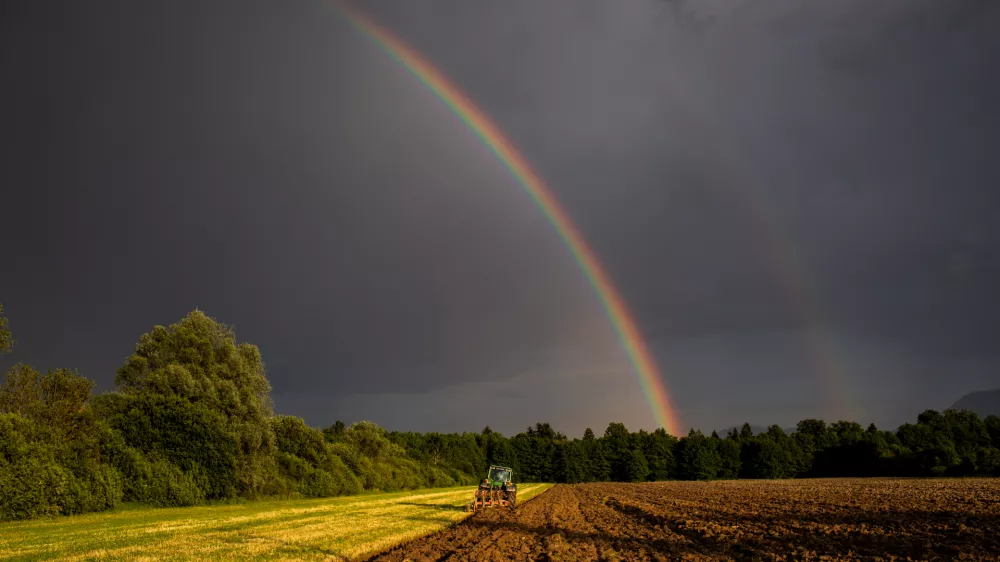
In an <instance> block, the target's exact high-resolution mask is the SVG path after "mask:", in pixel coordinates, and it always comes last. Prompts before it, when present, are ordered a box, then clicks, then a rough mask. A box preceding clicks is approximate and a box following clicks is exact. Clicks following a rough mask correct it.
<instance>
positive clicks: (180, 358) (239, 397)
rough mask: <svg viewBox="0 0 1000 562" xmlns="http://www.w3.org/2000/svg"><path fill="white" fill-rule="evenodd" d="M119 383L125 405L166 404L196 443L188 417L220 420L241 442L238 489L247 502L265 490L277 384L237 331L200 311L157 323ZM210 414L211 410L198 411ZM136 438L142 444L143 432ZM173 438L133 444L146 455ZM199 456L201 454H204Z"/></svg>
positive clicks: (237, 456)
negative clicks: (238, 340)
mask: <svg viewBox="0 0 1000 562" xmlns="http://www.w3.org/2000/svg"><path fill="white" fill-rule="evenodd" d="M115 383H116V387H117V390H118V394H119V395H120V396H121V397H122V399H121V400H119V401H118V403H117V405H118V406H119V407H120V408H123V409H125V411H128V410H131V409H133V407H134V406H133V405H134V404H135V405H137V404H140V403H142V404H147V405H155V404H158V405H160V406H163V408H161V410H160V412H161V413H162V414H163V415H166V416H168V417H171V416H172V417H171V418H170V419H172V420H174V421H173V422H171V423H172V424H173V425H174V426H175V427H176V428H177V431H178V432H180V433H181V435H182V436H183V435H185V434H187V435H188V436H189V437H191V438H192V439H195V438H196V436H195V435H193V434H191V431H193V430H187V429H185V427H186V426H185V425H184V424H183V423H182V419H187V416H190V415H195V416H196V418H197V419H199V420H201V422H200V423H202V424H204V423H211V422H210V421H209V419H210V418H211V417H213V416H217V418H216V419H218V422H217V423H219V424H221V427H219V428H218V429H217V430H216V429H213V430H212V432H213V433H216V432H219V434H220V435H221V434H228V435H231V436H232V439H234V440H235V444H236V447H235V453H234V455H235V456H234V459H233V462H234V463H235V474H236V475H237V483H238V485H237V492H238V493H239V494H240V495H242V496H246V497H254V496H257V495H259V494H260V493H261V492H262V490H263V488H264V485H265V482H266V480H267V478H268V474H269V473H270V472H271V471H272V470H273V467H274V451H275V437H274V431H273V429H272V427H271V424H270V422H269V418H270V417H271V416H272V410H271V400H270V397H269V396H268V393H269V392H270V390H271V385H270V383H268V381H267V377H266V376H265V373H264V363H263V361H262V360H261V356H260V350H259V349H258V348H257V346H255V345H251V344H249V343H240V344H237V343H236V335H235V333H234V331H233V329H232V328H231V327H229V326H226V325H224V324H220V323H219V322H217V321H216V320H215V319H213V318H210V317H208V316H206V315H205V313H203V312H201V311H200V310H195V311H193V312H191V313H190V314H188V315H187V316H186V317H185V318H183V319H182V320H180V321H179V322H177V323H175V324H171V325H170V326H168V327H164V326H155V327H154V328H153V330H152V331H151V332H149V333H147V334H143V335H142V336H141V337H140V338H139V342H138V344H137V345H136V348H135V351H134V352H133V353H132V355H131V356H130V357H129V358H128V359H126V361H125V364H124V365H123V366H122V367H121V368H120V369H118V376H117V377H116V379H115ZM182 402H183V403H186V404H187V405H188V406H190V407H188V406H186V405H184V404H182ZM202 409H204V410H206V411H205V412H204V413H196V410H202ZM119 411H121V410H119ZM177 416H181V417H177ZM191 419H195V418H191ZM161 421H163V422H164V423H166V420H165V419H164V420H161ZM200 427H202V428H203V429H204V430H206V431H207V430H208V428H207V427H205V426H204V425H202V426H200ZM132 435H134V436H135V437H136V439H138V434H135V433H132ZM165 439H170V440H172V439H173V438H172V437H168V436H167V435H165V434H164V433H162V432H160V433H157V432H153V433H151V434H148V433H147V434H144V437H143V438H142V439H141V441H139V442H132V443H130V445H133V446H137V447H139V448H140V450H154V449H161V448H162V445H163V440H165ZM157 440H159V442H157ZM195 440H196V439H195ZM223 441H226V440H223ZM180 442H181V443H184V442H185V441H184V440H183V439H181V441H180ZM192 442H193V441H192ZM191 454H192V455H193V456H194V457H197V452H196V451H191ZM194 457H193V458H194ZM217 464H218V465H220V466H222V465H226V464H227V462H223V461H221V460H219V462H218V463H217Z"/></svg>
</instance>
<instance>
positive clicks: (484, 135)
mask: <svg viewBox="0 0 1000 562" xmlns="http://www.w3.org/2000/svg"><path fill="white" fill-rule="evenodd" d="M334 5H336V6H337V7H339V8H340V9H341V12H342V13H343V14H344V15H345V16H346V19H347V20H348V21H349V22H350V23H351V24H352V25H353V26H354V27H355V28H356V29H358V30H359V31H361V32H362V33H363V34H364V35H365V36H366V37H368V38H369V39H371V40H372V41H373V42H374V43H375V44H376V45H378V47H379V48H380V49H382V50H383V51H384V52H385V53H387V54H388V55H389V56H391V57H392V58H393V59H395V60H396V61H397V62H399V63H400V64H401V65H403V67H405V68H406V69H407V70H409V71H410V73H411V74H413V75H414V76H415V77H416V78H417V79H418V80H420V82H422V83H423V84H424V85H425V86H427V88H429V89H430V90H431V91H433V92H434V93H435V94H436V95H437V96H438V98H440V99H441V101H443V102H444V103H445V104H446V105H447V106H448V107H449V108H450V109H451V110H452V112H454V114H455V115H456V116H458V117H459V118H460V119H461V120H462V121H463V122H464V123H465V125H466V126H467V127H468V128H469V129H470V130H471V131H472V132H473V133H475V134H476V136H478V137H479V139H480V140H481V141H482V142H483V144H484V145H486V146H487V147H489V149H490V150H491V151H492V152H493V154H495V155H496V157H497V158H498V159H499V160H500V161H501V162H502V163H503V164H504V166H505V167H506V168H507V171H508V172H510V175H511V176H513V178H514V179H515V180H516V181H517V183H518V184H519V185H520V186H521V187H522V188H523V189H524V190H525V191H526V192H527V193H528V195H530V196H531V198H532V199H533V200H534V201H535V203H536V204H537V205H538V208H539V209H540V210H541V211H542V213H543V214H544V215H545V217H546V218H548V220H549V222H550V223H551V224H552V226H553V227H554V228H555V230H556V232H557V233H558V234H559V236H560V238H562V240H563V242H564V243H565V244H566V247H567V248H568V249H569V251H570V252H571V253H572V254H573V257H574V259H576V262H577V264H578V265H579V266H580V268H581V269H582V270H583V273H584V274H585V275H586V277H587V279H588V281H589V282H590V284H591V286H592V287H593V289H594V291H595V292H596V293H597V296H598V298H599V299H600V301H601V305H602V306H603V307H604V311H605V313H606V314H607V316H608V319H609V320H610V321H611V324H612V325H613V326H614V329H615V331H616V332H617V334H618V337H619V339H620V340H621V344H622V346H623V347H624V349H625V352H626V353H627V354H628V357H629V361H630V362H631V363H632V366H633V368H634V369H635V372H636V374H637V375H638V377H639V384H640V386H641V387H642V391H643V394H644V395H645V396H646V400H647V401H648V402H649V406H650V408H651V410H652V413H653V417H654V419H655V420H656V423H657V424H658V425H659V426H660V427H662V428H664V429H666V430H667V432H668V433H671V434H673V435H677V434H678V433H677V432H678V431H679V430H680V423H679V422H678V418H677V414H676V411H675V410H674V408H673V407H672V406H671V404H670V397H669V396H668V394H667V389H666V386H664V383H663V378H662V375H661V374H660V371H659V369H658V368H657V366H656V362H655V360H654V359H653V357H652V356H651V355H650V353H649V349H648V348H647V346H646V342H645V341H644V339H643V337H642V334H641V333H640V332H639V330H638V328H636V325H635V321H634V320H633V319H632V316H631V314H630V313H629V311H628V308H626V306H625V303H624V301H623V300H622V298H621V296H619V294H618V291H617V290H616V289H615V287H614V285H613V284H612V283H611V279H610V278H609V277H608V275H607V273H605V272H604V270H603V268H602V267H601V265H600V263H599V262H598V261H597V257H596V256H595V255H594V252H593V250H591V249H590V247H588V246H587V243H586V241H585V240H584V238H583V236H581V235H580V232H579V230H577V228H576V226H575V225H574V224H573V222H572V221H571V220H570V218H569V216H568V215H567V214H566V212H565V211H563V209H562V208H561V207H560V206H559V203H558V202H557V201H556V198H555V197H554V196H553V195H552V192H551V191H550V190H549V189H548V188H547V187H546V186H545V183H544V182H542V180H541V178H539V177H538V174H536V173H535V172H534V171H533V170H532V169H531V167H530V166H529V165H528V162H527V161H526V160H525V158H524V156H522V155H521V154H520V153H519V152H518V151H517V149H515V148H514V145H513V144H511V142H510V140H508V139H507V137H506V136H505V135H504V134H503V132H502V131H501V130H500V128H499V127H497V126H496V124H494V123H493V122H492V121H491V120H490V118H489V117H488V116H487V115H486V114H485V113H484V112H483V110H481V109H479V108H478V107H477V106H476V105H475V104H474V103H472V101H471V100H470V99H469V98H468V97H467V96H466V95H465V94H464V93H462V91H461V90H459V89H458V88H457V87H456V86H455V85H454V84H452V83H451V82H450V81H449V80H448V79H447V78H445V76H444V75H443V74H442V73H441V72H440V71H439V70H437V69H436V68H435V67H434V66H433V65H431V64H430V63H429V62H428V61H427V60H425V59H424V58H423V57H421V56H420V54H418V53H417V52H416V51H415V50H414V49H413V48H411V47H410V46H408V45H407V44H406V43H404V42H403V41H402V40H400V39H399V38H397V37H396V36H394V35H393V34H392V33H390V32H389V31H388V30H386V29H384V28H383V27H381V26H379V25H378V24H376V23H375V22H374V21H372V20H371V19H370V18H368V17H367V16H366V15H364V14H362V13H361V12H359V11H357V10H355V9H353V8H351V7H350V6H347V5H346V4H344V3H342V2H334Z"/></svg>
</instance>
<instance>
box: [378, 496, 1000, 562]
mask: <svg viewBox="0 0 1000 562" xmlns="http://www.w3.org/2000/svg"><path fill="white" fill-rule="evenodd" d="M998 483H1000V481H998V480H996V479H966V480H960V479H953V480H947V481H941V480H937V481H932V480H890V479H839V480H800V481H784V482H770V481H740V482H712V483H704V482H658V483H646V484H608V483H600V484H577V485H559V486H555V487H553V488H551V489H549V490H548V491H546V492H545V493H543V494H541V495H540V496H538V497H537V498H535V499H533V500H532V501H530V502H527V503H524V504H522V505H521V506H519V507H518V508H517V510H513V511H512V510H507V509H494V510H488V511H485V512H483V513H478V514H476V515H474V516H473V517H470V518H468V519H466V520H465V521H463V522H462V523H460V524H458V525H456V526H454V527H452V528H449V529H447V530H445V531H442V532H440V533H437V534H435V535H432V536H429V537H425V538H423V539H419V540H416V541H413V542H411V543H408V544H405V545H403V546H401V547H398V548H396V549H395V550H392V551H390V552H387V553H384V554H382V555H380V556H377V557H375V558H373V559H372V560H384V561H395V562H402V561H405V560H412V561H417V560H452V561H457V560H471V561H475V562H482V561H493V560H562V561H572V560H599V561H609V562H610V561H614V562H623V561H632V560H636V561H657V562H659V561H666V560H873V561H875V560H884V561H888V560H956V559H968V560H996V561H1000V554H998V553H1000V503H998V501H997V500H998V499H1000V486H998Z"/></svg>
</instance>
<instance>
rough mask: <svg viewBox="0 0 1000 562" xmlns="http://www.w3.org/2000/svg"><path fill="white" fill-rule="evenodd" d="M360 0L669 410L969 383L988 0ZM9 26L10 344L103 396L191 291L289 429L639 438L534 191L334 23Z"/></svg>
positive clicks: (944, 392)
mask: <svg viewBox="0 0 1000 562" xmlns="http://www.w3.org/2000/svg"><path fill="white" fill-rule="evenodd" d="M359 6H360V7H361V9H363V10H365V11H367V12H369V13H370V14H372V16H373V17H375V18H376V19H377V20H378V21H379V22H381V23H382V24H384V25H385V26H386V27H388V28H389V29H391V30H393V32H394V33H397V34H398V35H400V36H401V37H403V38H404V39H405V40H406V41H408V42H410V43H411V44H413V45H414V46H415V47H416V48H417V49H418V50H420V51H421V52H422V53H424V54H425V55H426V56H427V57H428V58H429V59H430V60H432V61H433V62H434V63H435V64H436V65H439V66H440V67H441V69H442V70H443V71H444V72H445V73H447V74H448V75H449V76H451V77H452V78H453V79H454V80H455V82H456V83H457V84H458V85H459V86H460V87H461V88H463V89H464V90H466V91H467V92H468V93H469V95H470V97H471V98H472V99H474V100H475V101H476V102H477V103H478V104H480V105H481V106H482V107H483V108H484V109H485V110H486V111H487V112H488V113H489V114H490V115H491V116H493V117H494V118H495V120H496V121H497V122H498V123H499V124H500V126H501V127H502V128H503V129H504V130H505V131H506V132H507V133H508V134H509V135H510V137H511V138H512V139H513V140H514V142H515V144H516V145H517V146H518V147H519V148H520V149H521V151H522V152H523V153H525V155H526V156H527V157H528V159H529V160H530V161H531V162H532V163H533V164H534V166H535V167H536V168H537V170H538V171H539V172H540V173H541V175H542V176H543V177H544V178H545V179H546V180H547V181H548V183H549V184H550V185H551V187H552V189H553V190H554V192H555V193H556V195H557V197H558V198H559V200H560V201H561V202H562V204H563V205H564V206H565V207H566V209H567V210H568V211H569V213H570V215H571V216H572V217H573V218H574V220H575V221H576V222H577V223H578V225H579V226H580V229H581V230H582V231H583V233H584V235H585V236H586V238H587V239H588V241H589V242H590V243H591V244H592V246H593V247H594V248H595V250H596V252H597V254H598V255H599V257H600V259H601V261H602V262H603V263H604V264H605V266H606V267H607V269H608V271H609V273H610V274H611V276H612V278H613V279H614V280H615V282H616V284H617V285H618V287H619V289H620V290H621V293H622V294H623V296H624V298H625V299H626V301H627V302H628V303H629V304H630V306H631V308H632V309H633V312H634V313H635V316H636V317H637V319H638V320H639V324H640V328H641V329H642V331H643V332H644V333H646V334H647V335H648V336H649V337H650V340H651V345H652V346H653V349H654V352H655V353H656V355H657V357H658V359H659V360H660V361H661V363H662V366H663V369H664V372H665V377H666V380H667V382H668V385H669V388H670V389H671V391H672V395H673V400H674V402H675V404H677V406H678V408H679V409H680V411H681V414H682V417H683V419H684V420H685V421H686V422H688V423H689V424H694V425H700V426H702V427H705V428H713V427H724V426H726V425H732V424H735V423H740V422H742V421H744V420H748V421H751V422H754V423H771V422H775V423H780V424H782V425H788V424H791V423H794V422H795V421H796V420H798V419H800V418H802V417H806V416H810V415H816V416H824V417H836V416H840V415H842V413H843V412H844V403H846V410H850V411H853V412H852V415H856V416H857V417H858V418H859V419H865V420H869V419H870V420H873V421H876V422H878V423H880V424H892V423H899V422H900V421H902V420H903V419H907V418H910V417H912V415H913V414H914V413H915V412H917V411H919V409H921V408H924V407H943V406H946V405H948V404H950V403H951V402H952V401H953V399H954V398H957V397H958V396H961V395H962V394H964V393H965V392H966V391H967V390H977V389H980V388H985V387H989V385H990V384H991V381H996V380H997V375H996V366H997V364H998V357H997V355H998V354H997V349H998V344H1000V342H998V340H997V334H998V333H1000V331H998V330H996V329H995V322H996V318H997V314H998V313H1000V305H998V304H997V303H996V301H995V300H992V299H991V298H990V293H991V289H992V288H993V287H996V286H997V285H998V282H1000V247H998V245H1000V231H998V230H1000V227H998V226H997V225H998V224H1000V214H998V211H997V209H998V208H1000V207H998V203H1000V201H998V194H997V191H996V185H998V184H1000V159H997V158H996V157H995V147H996V146H997V145H998V141H1000V138H998V137H1000V121H998V116H1000V113H998V110H997V109H996V107H995V100H996V99H1000V78H998V77H997V74H996V73H995V72H994V71H993V70H992V69H993V68H995V67H996V63H997V61H996V58H997V57H996V55H995V53H997V52H1000V32H998V29H1000V7H998V6H997V5H996V4H995V3H992V2H973V1H958V2H948V3H942V2H936V1H930V0H926V1H919V2H912V1H909V2H904V1H901V0H893V1H885V2H879V3H878V4H877V5H873V4H871V3H866V2H862V1H861V0H850V1H846V2H845V1H841V2H825V3H808V4H803V3H800V2H791V1H790V0H773V1H755V0H743V1H740V2H728V1H726V2H724V1H721V0H719V1H701V2H687V1H657V0H636V1H630V2H599V1H592V0H587V1H574V2H568V1H567V2H534V1H527V0H519V1H516V2H504V3H495V2H441V3H426V2H423V3H412V2H409V3H401V2H386V1H378V2H364V3H361V4H359ZM5 10H6V11H5V12H4V17H3V18H0V68H2V69H3V75H4V76H5V84H9V87H6V88H5V89H4V90H3V92H2V93H0V101H2V103H0V122H3V123H4V124H5V125H4V126H3V128H2V132H0V143H2V152H0V185H2V186H3V190H4V197H3V199H2V207H0V216H2V221H3V223H2V225H3V226H2V228H3V230H4V236H5V237H7V239H13V240H15V241H16V243H14V244H11V245H10V246H9V248H8V250H7V256H6V259H5V260H4V263H3V265H2V266H0V267H3V269H2V274H0V302H3V304H4V306H5V311H6V312H7V313H8V315H9V316H10V318H11V326H12V328H14V330H15V335H16V336H17V337H18V339H19V340H20V341H21V345H20V346H19V348H18V351H17V355H16V356H15V359H18V358H20V359H26V360H30V361H32V362H36V363H39V364H40V365H41V366H43V367H46V366H54V365H70V366H78V367H80V368H81V369H82V370H83V371H84V373H85V374H87V375H88V376H91V377H94V378H96V379H97V380H98V381H99V383H100V384H101V387H102V388H109V387H110V385H111V381H112V379H113V370H114V368H115V367H116V366H117V365H118V364H120V362H121V360H122V358H124V356H125V355H127V354H128V353H129V351H130V349H131V346H132V345H133V343H134V341H135V339H136V338H137V336H138V334H139V333H141V332H143V331H146V330H148V329H149V328H150V327H151V326H152V325H153V324H154V323H161V324H162V323H168V322H171V321H173V320H175V319H177V318H179V317H180V316H181V315H183V314H184V313H185V312H187V311H188V310H190V309H191V308H193V307H195V306H199V307H201V308H203V309H204V310H206V311H207V312H209V313H210V314H212V315H215V316H217V317H218V318H219V319H221V320H223V321H225V322H228V323H232V324H235V325H236V328H237V333H238V335H239V336H240V338H241V339H246V340H249V341H252V342H254V343H258V344H259V345H260V346H261V348H262V351H263V353H264V357H265V361H266V362H267V364H268V368H269V377H270V379H271V381H272V384H273V386H274V389H275V392H274V394H275V399H276V403H277V405H278V408H279V410H282V411H286V412H288V413H294V414H298V415H303V416H305V417H306V418H307V420H308V421H310V422H311V423H314V424H326V423H329V422H330V421H332V420H333V419H335V418H338V417H341V418H343V419H345V420H353V419H359V418H370V419H374V420H375V421H378V422H380V423H385V424H387V425H389V426H390V427H394V428H396V429H403V428H411V429H416V430H421V429H439V430H456V431H458V430H463V429H470V430H476V429H480V428H481V426H482V425H486V424H489V425H491V426H493V427H494V428H497V429H503V430H505V431H512V430H518V429H520V428H521V427H522V426H525V425H527V424H528V423H532V422H533V421H537V420H539V419H544V420H550V421H552V422H553V423H555V425H556V426H557V427H565V428H566V430H567V431H569V432H570V433H574V434H578V433H580V432H582V428H583V427H586V426H587V425H591V426H594V427H595V429H598V428H599V427H601V426H602V425H603V424H604V423H605V422H607V421H608V420H610V419H619V420H623V421H626V422H628V423H629V424H630V427H632V426H635V427H651V426H652V424H653V422H652V416H651V415H650V413H649V409H648V407H647V406H646V405H645V402H644V398H643V396H642V394H641V392H640V391H639V386H638V384H637V383H636V380H635V378H634V376H633V375H632V374H630V371H629V369H628V366H627V362H626V361H625V358H624V356H623V353H622V352H621V350H620V349H618V348H617V347H616V346H615V344H614V337H613V334H612V333H611V330H610V327H609V325H608V323H607V320H606V319H604V318H603V317H602V313H601V310H600V309H599V307H598V303H597V300H596V299H595V297H594V295H593V294H592V293H591V290H590V288H589V287H588V286H587V284H586V282H585V280H584V279H583V278H582V276H581V275H580V272H579V270H578V268H577V266H576V265H575V264H574V263H573V261H572V259H571V258H570V256H569V255H568V254H567V252H566V250H565V249H564V248H563V247H562V246H561V243H560V241H559V240H558V239H557V238H556V236H554V234H553V233H552V229H551V227H550V226H549V225H548V224H546V222H545V220H544V219H543V217H542V216H541V214H540V213H539V212H538V210H537V209H536V208H535V207H534V206H533V204H532V202H531V201H530V199H529V198H528V197H527V196H526V195H525V194H524V193H523V192H522V191H521V190H520V188H519V187H517V186H516V185H515V184H514V183H513V181H512V180H511V179H510V178H509V177H507V176H506V175H505V172H504V171H503V169H502V167H501V166H500V164H499V163H498V162H496V161H495V158H493V157H492V156H491V155H490V154H489V153H488V152H487V151H486V150H485V149H484V148H483V147H482V146H480V145H479V143H478V141H476V140H475V138H474V137H473V136H472V135H471V134H470V133H469V132H468V131H466V130H464V127H463V126H462V125H461V124H460V123H458V121H457V120H456V119H455V118H454V116H452V115H450V113H449V111H448V110H447V108H445V107H443V106H442V104H441V103H440V102H439V101H438V100H436V99H434V97H433V96H432V95H431V94H430V93H429V92H427V91H426V90H425V89H423V88H422V87H420V86H418V85H417V84H416V83H415V81H414V80H413V79H412V77H410V76H408V75H406V74H405V73H403V72H401V71H400V69H399V68H398V66H397V65H396V64H395V63H394V62H393V61H391V60H390V59H389V58H388V57H386V56H385V55H384V54H382V53H380V52H378V50H377V49H375V48H373V47H372V45H370V43H368V42H366V41H365V40H363V39H362V38H361V37H359V36H358V34H357V33H356V32H354V31H353V30H351V29H350V28H349V27H348V26H346V25H345V24H344V23H343V22H341V21H339V20H338V19H337V18H336V17H335V14H334V11H333V10H332V9H331V8H330V7H329V6H328V5H326V4H324V3H321V2H320V3H309V2H303V3H280V4H276V3H268V2H238V3H237V2H219V3H212V4H205V3H195V2H170V3H162V4H159V5H158V4H156V3H144V4H143V5H142V6H141V7H139V6H138V5H136V4H134V3H127V2H104V3H99V4H86V5H84V4H79V3H67V5H66V6H64V7H61V8H60V9H58V10H50V9H49V8H48V7H47V6H42V5H41V4H36V3H30V4H29V3H23V4H20V5H18V6H17V7H16V8H15V7H10V6H8V7H7V8H5ZM769 232H770V233H771V234H768V233H769ZM12 233H13V234H12ZM769 236H770V238H769ZM775 237H776V238H775ZM775 239H777V240H778V241H779V242H780V241H784V242H786V243H787V245H790V246H791V247H792V248H793V249H794V254H789V253H787V252H786V251H785V250H784V249H781V248H782V246H781V245H780V244H779V245H777V246H775V245H774V242H775ZM776 252H777V253H776ZM776 260H777V261H776ZM789 266H794V267H797V268H799V270H800V271H799V272H800V273H803V274H804V275H805V279H806V283H805V284H804V285H801V286H799V287H797V288H796V287H795V286H794V285H790V283H791V282H792V281H793V280H794V279H795V277H794V275H793V274H794V273H795V272H794V271H791V272H790V270H788V267H789ZM803 299H805V301H803ZM803 302H806V303H807V304H809V305H810V306H809V307H808V308H803V306H802V305H803ZM813 309H815V310H818V311H819V314H818V315H816V314H814V313H813V312H811V311H812V310H813ZM809 338H819V339H821V340H823V341H832V342H833V344H832V345H831V346H830V348H829V350H828V352H827V356H826V357H817V356H816V355H815V354H814V353H812V352H811V351H810V349H811V348H810V344H809V342H810V341H812V340H810V339H809ZM824 362H825V364H826V366H827V367H829V366H830V365H833V368H832V371H831V372H833V373H836V378H828V379H822V378H820V375H818V371H819V370H820V368H821V367H823V366H824ZM994 386H995V385H994ZM484 396H495V397H496V398H497V400H496V401H495V402H490V403H489V405H482V402H481V400H482V398H483V397H484ZM942 397H944V398H942ZM838 402H839V403H841V404H838ZM939 402H940V403H939ZM561 424H562V425H561Z"/></svg>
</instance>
